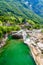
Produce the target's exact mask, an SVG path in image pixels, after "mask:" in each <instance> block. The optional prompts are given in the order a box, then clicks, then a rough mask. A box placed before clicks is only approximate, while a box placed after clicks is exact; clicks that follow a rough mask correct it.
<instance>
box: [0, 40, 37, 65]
mask: <svg viewBox="0 0 43 65" xmlns="http://www.w3.org/2000/svg"><path fill="white" fill-rule="evenodd" d="M0 65H36V63H35V61H34V59H33V57H32V54H31V51H30V48H29V47H28V46H27V45H26V44H24V42H23V41H21V40H15V39H9V40H8V41H7V44H6V45H5V46H4V47H3V48H1V49H0Z"/></svg>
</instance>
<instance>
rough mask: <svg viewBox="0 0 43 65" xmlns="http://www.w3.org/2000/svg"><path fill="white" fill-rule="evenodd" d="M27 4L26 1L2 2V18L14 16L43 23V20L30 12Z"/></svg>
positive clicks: (4, 0) (0, 0)
mask: <svg viewBox="0 0 43 65" xmlns="http://www.w3.org/2000/svg"><path fill="white" fill-rule="evenodd" d="M25 2H26V1H25ZM25 2H24V0H0V16H3V15H6V16H8V15H14V16H15V17H24V18H27V19H31V20H33V21H34V22H38V23H43V19H42V18H41V17H40V16H38V15H36V14H35V13H34V12H33V11H32V10H30V7H28V6H27V5H26V3H25Z"/></svg>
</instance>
